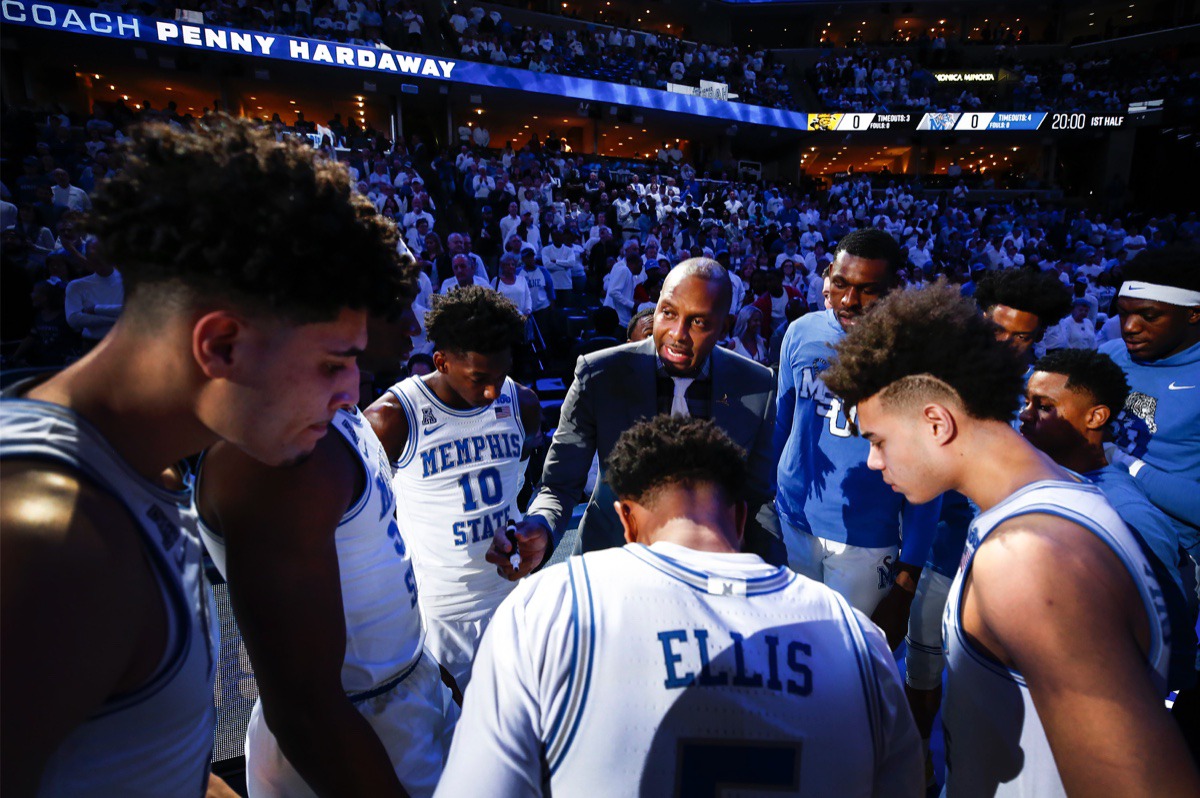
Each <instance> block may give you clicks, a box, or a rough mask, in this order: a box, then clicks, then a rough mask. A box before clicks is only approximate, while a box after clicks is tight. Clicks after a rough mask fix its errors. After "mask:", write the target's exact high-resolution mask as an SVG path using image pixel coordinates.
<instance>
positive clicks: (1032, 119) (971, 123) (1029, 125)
mask: <svg viewBox="0 0 1200 798" xmlns="http://www.w3.org/2000/svg"><path fill="white" fill-rule="evenodd" d="M1045 120H1046V113H1045V112H1044V111H1002V112H996V113H965V114H962V115H961V117H960V118H959V120H958V124H957V125H955V126H954V129H955V130H1037V129H1038V128H1039V127H1041V126H1042V122H1044V121H1045Z"/></svg>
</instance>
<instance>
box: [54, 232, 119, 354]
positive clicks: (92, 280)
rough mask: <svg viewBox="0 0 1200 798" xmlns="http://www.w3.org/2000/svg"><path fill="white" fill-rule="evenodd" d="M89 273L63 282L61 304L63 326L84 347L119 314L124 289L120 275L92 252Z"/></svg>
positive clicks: (99, 334)
mask: <svg viewBox="0 0 1200 798" xmlns="http://www.w3.org/2000/svg"><path fill="white" fill-rule="evenodd" d="M88 262H89V263H90V264H91V265H92V268H93V270H94V271H93V273H92V274H89V275H88V276H87V277H80V278H79V279H78V280H72V281H71V282H69V283H67V289H66V298H65V301H64V304H65V309H66V312H67V324H69V325H70V326H71V329H73V330H75V331H77V332H78V333H79V334H80V335H81V336H82V337H83V342H84V346H85V347H89V348H90V347H91V346H95V344H96V343H97V342H98V341H99V340H100V339H101V338H103V337H104V336H105V335H107V334H108V331H109V330H111V329H112V326H113V325H114V324H116V322H117V317H118V316H120V315H121V307H122V305H124V303H125V286H124V285H123V284H122V282H121V273H120V272H119V271H117V270H116V269H114V268H113V267H112V265H110V264H108V263H106V262H105V261H104V259H103V258H100V257H97V256H96V254H95V253H94V252H93V253H92V254H91V256H90V257H89V259H88Z"/></svg>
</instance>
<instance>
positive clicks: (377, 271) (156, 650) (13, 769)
mask: <svg viewBox="0 0 1200 798" xmlns="http://www.w3.org/2000/svg"><path fill="white" fill-rule="evenodd" d="M123 153H124V159H125V168H124V169H123V170H121V171H120V172H119V173H118V174H117V175H115V176H114V177H112V178H111V179H109V180H106V181H104V182H103V183H102V184H101V185H100V186H99V187H98V188H97V193H96V197H95V201H94V207H93V213H92V215H91V217H90V220H89V225H90V227H91V229H92V230H93V231H94V232H95V233H96V235H97V236H98V237H99V241H100V243H101V244H102V245H103V246H104V248H105V251H106V252H107V253H108V254H107V257H109V258H111V259H112V260H113V261H114V262H117V263H120V264H121V269H122V272H123V274H124V279H125V288H126V300H125V307H124V311H123V313H122V315H121V316H120V318H119V319H118V320H117V322H116V324H115V325H114V327H113V328H112V330H111V332H109V334H108V335H107V336H106V337H105V338H104V339H103V341H102V342H101V343H100V344H99V345H97V346H96V347H95V348H94V349H93V350H92V351H91V352H90V353H89V354H88V355H87V356H86V357H85V358H83V359H82V360H80V361H78V362H77V363H74V364H72V365H71V366H69V367H67V368H66V369H65V370H63V371H62V372H59V373H57V374H55V375H53V376H51V377H49V378H48V379H45V380H44V381H42V382H38V383H32V384H31V383H24V384H21V385H18V386H15V387H14V388H12V389H10V391H8V392H6V394H5V396H4V399H3V401H2V402H0V484H2V486H3V503H2V508H3V509H2V511H0V514H2V517H0V529H2V532H0V550H2V554H0V560H2V562H3V569H4V570H3V593H2V598H0V605H2V610H3V614H2V622H0V650H2V651H3V664H2V666H0V669H2V671H3V692H4V715H3V747H4V752H5V762H4V768H3V784H2V787H0V789H2V790H3V791H4V793H5V794H12V795H32V794H35V793H36V794H39V795H70V796H101V795H103V796H111V795H123V796H160V795H179V796H189V795H190V796H199V795H202V794H204V792H205V785H206V782H207V781H208V772H209V759H210V753H211V751H212V745H213V728H214V724H215V713H214V710H213V678H214V673H215V663H214V656H215V645H214V641H213V636H214V635H215V631H214V630H213V628H212V624H211V623H210V619H211V613H210V611H209V594H208V591H207V586H206V584H205V581H204V570H203V568H204V566H203V562H202V549H201V541H200V535H199V532H198V529H197V527H198V519H197V517H196V513H195V510H194V509H193V508H192V506H191V502H190V490H189V488H188V487H187V485H188V482H187V480H186V479H185V478H184V477H185V474H184V471H183V470H182V469H181V468H177V467H176V466H175V464H177V463H180V462H181V461H182V460H183V459H184V458H186V457H188V456H190V455H194V454H196V453H198V452H200V451H201V450H203V449H205V448H206V447H208V446H210V445H212V444H214V443H216V442H217V441H219V440H222V439H224V440H225V441H228V442H229V443H230V445H231V447H234V448H236V449H237V450H239V451H241V452H243V453H244V454H245V456H247V457H250V458H254V459H256V460H259V461H261V462H263V463H269V464H271V465H282V464H286V463H291V462H296V461H300V460H303V459H305V458H308V457H310V456H311V455H312V454H313V452H314V450H315V449H316V448H317V447H318V446H319V445H320V444H321V443H322V442H323V440H325V439H327V438H329V437H332V436H330V435H329V430H330V422H331V421H332V420H333V419H334V418H335V417H336V415H337V413H338V411H339V409H340V408H342V407H346V406H352V405H353V404H354V401H355V398H356V394H357V384H358V370H357V367H356V365H355V357H356V355H358V354H359V352H361V351H362V349H363V347H364V345H365V343H366V339H367V316H368V311H372V310H379V311H383V310H385V309H386V308H387V307H390V306H392V305H393V304H395V302H396V301H397V298H398V297H399V296H400V295H401V294H404V293H405V292H407V291H409V290H411V288H410V286H409V283H410V282H411V276H412V275H411V271H410V270H408V271H406V270H405V269H404V268H402V267H401V266H400V265H399V263H398V262H397V259H396V255H395V237H394V236H395V234H394V231H393V230H392V229H391V228H390V227H389V226H387V225H385V224H384V223H382V222H380V221H379V220H378V218H377V217H376V215H375V213H374V209H373V208H371V207H370V206H369V204H368V203H366V201H365V200H363V199H362V198H360V197H358V196H356V195H355V194H354V192H353V191H352V190H351V187H350V181H349V179H348V177H347V174H346V172H345V170H344V169H341V168H335V167H334V166H332V165H329V164H323V163H320V162H314V160H313V157H312V151H311V149H309V148H307V147H302V146H300V145H298V144H293V143H290V142H287V141H284V142H276V141H275V140H274V137H273V136H272V135H270V133H269V132H267V131H261V130H258V129H256V128H255V127H253V126H252V125H251V124H250V123H249V122H246V121H241V120H234V119H230V118H228V117H216V118H214V119H213V120H211V121H209V122H207V123H206V124H203V125H200V126H198V127H197V128H196V129H195V130H193V131H191V132H184V131H180V130H176V129H172V128H170V127H168V126H166V125H160V126H148V127H144V128H141V129H139V130H137V131H135V132H134V133H132V135H131V137H130V139H129V140H127V141H126V142H125V144H124V145H123Z"/></svg>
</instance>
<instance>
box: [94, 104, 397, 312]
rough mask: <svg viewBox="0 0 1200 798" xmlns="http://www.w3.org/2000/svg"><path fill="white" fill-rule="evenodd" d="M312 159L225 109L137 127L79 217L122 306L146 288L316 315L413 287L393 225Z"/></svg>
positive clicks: (387, 299)
mask: <svg viewBox="0 0 1200 798" xmlns="http://www.w3.org/2000/svg"><path fill="white" fill-rule="evenodd" d="M314 156H315V152H314V150H312V148H310V147H308V146H307V145H305V144H302V143H300V142H299V141H295V140H291V139H285V140H283V141H280V142H277V141H275V138H274V135H273V134H272V133H271V132H270V131H269V130H266V129H259V128H256V127H255V126H254V125H253V124H252V123H251V122H250V121H249V120H244V119H234V118H231V117H229V116H225V115H217V116H216V117H215V118H213V119H211V120H206V121H205V122H203V123H200V124H197V125H196V126H195V128H194V129H193V130H191V131H183V130H178V129H175V128H172V127H170V126H168V125H165V124H151V125H145V126H142V127H139V128H136V129H135V130H134V131H133V132H132V136H131V138H130V139H129V140H128V141H127V142H126V143H125V145H124V158H125V168H124V169H123V170H122V171H121V172H119V173H118V174H116V175H115V176H114V177H112V178H110V179H108V180H106V181H104V182H103V183H101V184H100V185H99V186H98V187H97V191H96V195H95V198H94V201H93V211H92V213H91V216H90V218H89V222H88V226H89V227H90V229H91V230H92V231H93V232H94V233H95V234H96V235H97V237H98V238H99V240H100V243H101V244H102V245H103V252H104V255H105V257H106V258H107V259H108V260H110V261H112V262H113V263H114V264H116V265H117V266H118V268H119V269H120V270H121V275H122V278H123V281H124V284H125V290H126V294H127V298H128V299H127V304H128V305H129V306H130V307H131V309H132V308H136V307H137V306H138V304H139V303H138V297H139V295H141V294H143V293H147V291H145V290H144V289H147V288H153V289H155V290H159V291H163V290H169V291H172V292H180V291H183V292H185V294H186V295H187V297H188V299H189V300H190V301H195V300H197V299H206V300H211V299H221V300H227V301H232V302H234V303H236V304H238V305H241V306H243V307H245V308H246V309H247V310H250V311H254V312H262V313H267V314H271V315H276V316H279V317H281V318H286V319H289V320H293V321H296V322H314V321H326V320H329V319H332V318H335V317H336V316H337V314H338V313H339V312H340V310H341V309H342V308H355V309H361V308H365V309H368V310H371V311H373V312H380V313H386V312H388V311H389V310H390V309H391V308H392V307H393V306H394V305H395V304H396V299H397V298H398V297H401V296H405V295H412V294H414V293H415V278H416V272H415V270H414V268H413V266H412V263H411V259H409V260H407V261H404V262H403V263H402V262H401V261H400V259H399V258H398V255H397V252H396V229H395V225H394V224H393V223H392V222H390V221H388V220H386V219H384V218H383V217H382V216H380V215H379V214H377V213H376V212H375V208H374V206H373V205H372V204H371V203H370V202H369V201H368V200H367V199H366V198H365V197H363V196H361V195H358V194H356V193H354V192H353V191H352V189H351V185H350V178H349V174H348V173H347V171H346V169H345V167H344V166H341V165H339V164H337V163H334V162H331V161H326V160H318V159H317V158H315V157H314ZM141 304H143V305H150V304H154V300H152V299H148V300H147V302H145V303H141Z"/></svg>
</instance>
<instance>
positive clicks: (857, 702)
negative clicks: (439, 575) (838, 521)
mask: <svg viewBox="0 0 1200 798" xmlns="http://www.w3.org/2000/svg"><path fill="white" fill-rule="evenodd" d="M607 478H608V479H609V481H610V484H611V485H612V487H613V491H614V493H615V495H616V496H617V497H618V500H617V502H615V506H616V511H617V514H618V516H619V517H620V519H621V523H622V526H623V527H624V530H625V539H626V540H627V541H628V545H626V546H624V547H622V548H615V549H608V550H605V551H598V552H591V553H587V554H584V555H582V556H577V557H572V558H571V559H570V560H569V561H568V562H567V563H564V564H561V565H557V566H554V567H551V568H549V569H547V570H546V571H545V572H543V573H541V574H538V575H537V576H534V577H533V578H531V579H528V580H525V581H523V582H521V583H520V585H519V586H518V587H517V588H516V590H515V591H514V592H513V594H512V595H511V596H509V597H508V598H507V599H506V600H505V602H504V603H503V604H502V605H501V606H500V609H499V610H498V611H497V612H496V615H495V618H494V619H493V621H492V625H491V627H490V628H489V630H488V632H487V634H486V635H485V636H484V640H483V645H482V646H481V648H480V651H479V657H478V659H477V661H476V664H475V676H474V679H473V681H472V686H471V689H470V690H469V691H468V692H467V695H466V700H465V702H464V705H463V717H462V720H461V723H460V725H459V728H458V731H457V732H456V736H455V740H454V744H453V746H452V747H451V750H450V761H449V763H448V764H447V766H446V772H445V774H444V775H443V777H442V782H441V784H439V785H438V791H437V795H438V796H439V798H456V797H457V796H476V795H479V794H480V789H481V785H486V790H485V791H486V793H487V794H488V795H489V796H518V795H520V796H525V795H550V794H554V795H614V796H639V795H640V796H647V798H650V797H652V796H654V797H656V796H664V795H688V796H693V795H716V794H718V793H717V792H716V790H717V787H718V785H721V786H723V787H725V788H726V789H737V794H738V795H763V794H771V795H778V794H780V793H783V794H787V795H802V796H807V795H813V796H826V795H839V796H870V795H874V796H887V795H902V796H913V795H919V794H920V793H921V749H920V739H919V737H918V735H917V730H916V727H915V725H914V724H913V720H912V715H911V714H910V713H909V710H908V705H907V702H906V701H905V699H904V692H903V688H902V685H901V682H900V678H899V675H898V673H897V671H896V666H895V663H894V662H893V660H892V657H891V653H890V652H889V650H888V647H887V641H886V640H885V639H884V637H883V634H882V633H881V632H880V631H879V629H878V628H877V627H875V625H874V624H872V623H870V621H869V620H868V619H867V618H866V616H865V615H863V614H862V613H860V612H858V611H857V610H854V609H853V608H852V607H851V606H850V605H849V604H848V603H847V602H846V600H845V599H843V598H842V597H841V596H839V595H838V594H837V593H836V592H834V591H833V590H832V589H830V588H828V587H826V586H824V585H822V584H820V583H818V582H815V581H812V580H810V579H807V578H805V577H802V576H798V575H797V574H795V573H793V572H792V571H790V570H788V569H787V568H782V567H775V566H771V565H768V564H766V563H765V562H763V560H762V559H761V558H760V557H759V556H758V555H755V554H747V553H742V552H741V538H742V531H743V528H744V525H745V521H746V504H745V502H744V501H743V500H742V499H741V498H740V497H741V496H742V495H743V491H744V490H745V486H746V482H747V465H746V460H745V452H744V451H743V450H742V449H740V448H739V447H737V446H736V445H735V444H734V443H733V441H732V440H730V438H729V437H728V435H726V433H725V432H723V431H722V430H721V429H720V428H719V427H717V426H716V425H714V424H712V423H711V422H709V421H704V420H700V419H694V418H686V417H678V416H665V415H664V416H657V417H655V418H653V419H651V420H649V421H645V422H641V423H639V424H637V425H635V426H633V427H632V428H630V429H629V430H626V431H625V432H624V433H623V434H622V435H621V437H620V439H619V440H618V442H617V444H616V446H615V447H614V449H613V452H612V455H611V456H610V458H609V460H608V463H607Z"/></svg>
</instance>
